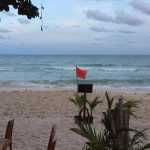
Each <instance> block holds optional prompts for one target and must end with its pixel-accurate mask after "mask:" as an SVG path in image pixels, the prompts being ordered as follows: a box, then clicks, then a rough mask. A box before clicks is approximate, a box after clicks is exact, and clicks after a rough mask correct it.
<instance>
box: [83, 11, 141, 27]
mask: <svg viewBox="0 0 150 150" xmlns="http://www.w3.org/2000/svg"><path fill="white" fill-rule="evenodd" d="M86 16H87V18H89V19H93V20H97V21H103V22H110V23H116V24H127V25H130V26H139V25H142V24H143V23H144V22H143V21H142V20H141V19H140V18H138V17H137V16H132V15H129V14H128V13H125V12H122V11H121V12H116V15H115V16H114V17H113V16H111V15H109V14H106V13H104V12H101V11H99V10H90V9H89V10H87V12H86Z"/></svg>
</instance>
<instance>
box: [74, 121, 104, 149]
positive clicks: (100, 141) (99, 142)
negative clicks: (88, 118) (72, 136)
mask: <svg viewBox="0 0 150 150" xmlns="http://www.w3.org/2000/svg"><path fill="white" fill-rule="evenodd" d="M71 130H72V131H73V132H75V133H77V134H79V135H81V136H82V137H84V138H86V139H87V142H86V145H85V147H84V149H85V150H105V138H104V134H102V133H97V132H96V129H95V128H94V127H92V126H91V125H89V124H86V125H85V124H80V125H79V128H72V129H71Z"/></svg>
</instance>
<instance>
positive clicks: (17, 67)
mask: <svg viewBox="0 0 150 150" xmlns="http://www.w3.org/2000/svg"><path fill="white" fill-rule="evenodd" d="M76 65H78V66H80V67H83V68H85V69H87V70H88V73H87V78H86V80H85V81H84V82H86V83H93V84H94V85H95V86H97V87H114V88H148V89H150V56H149V55H0V87H4V88H10V87H25V88H27V87H31V88H32V87H33V88H34V87H35V88H38V87H39V88H41V87H45V88H48V87H74V86H75V84H76V76H75V66H76ZM81 82H83V81H81Z"/></svg>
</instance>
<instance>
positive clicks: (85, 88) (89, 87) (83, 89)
mask: <svg viewBox="0 0 150 150" xmlns="http://www.w3.org/2000/svg"><path fill="white" fill-rule="evenodd" d="M92 91H93V84H78V92H79V93H92Z"/></svg>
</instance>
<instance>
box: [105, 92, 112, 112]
mask: <svg viewBox="0 0 150 150" xmlns="http://www.w3.org/2000/svg"><path fill="white" fill-rule="evenodd" d="M105 96H106V100H107V104H108V109H111V107H112V104H113V101H114V98H110V97H109V94H108V92H107V91H106V92H105Z"/></svg>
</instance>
